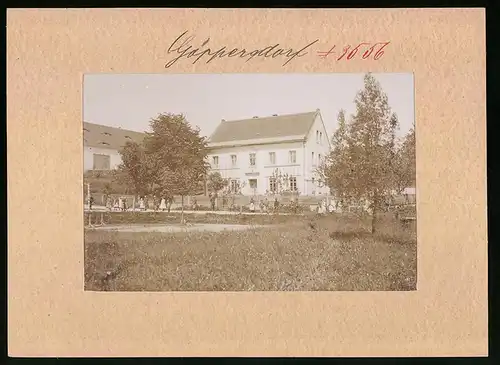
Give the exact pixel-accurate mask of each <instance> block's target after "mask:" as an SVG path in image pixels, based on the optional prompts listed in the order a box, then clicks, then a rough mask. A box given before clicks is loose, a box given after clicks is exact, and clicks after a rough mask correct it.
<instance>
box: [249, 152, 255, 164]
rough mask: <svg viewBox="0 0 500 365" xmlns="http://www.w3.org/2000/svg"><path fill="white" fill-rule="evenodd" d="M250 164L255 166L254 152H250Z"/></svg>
mask: <svg viewBox="0 0 500 365" xmlns="http://www.w3.org/2000/svg"><path fill="white" fill-rule="evenodd" d="M250 166H255V153H251V154H250Z"/></svg>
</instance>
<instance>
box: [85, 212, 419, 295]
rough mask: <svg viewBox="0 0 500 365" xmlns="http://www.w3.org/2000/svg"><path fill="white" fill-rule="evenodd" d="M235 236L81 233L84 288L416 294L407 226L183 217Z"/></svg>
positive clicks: (336, 219) (125, 218) (171, 220)
mask: <svg viewBox="0 0 500 365" xmlns="http://www.w3.org/2000/svg"><path fill="white" fill-rule="evenodd" d="M107 220H108V223H116V224H118V223H132V222H133V223H141V224H142V223H143V224H146V223H160V222H161V223H168V224H175V223H176V222H178V221H179V215H168V214H154V213H152V214H151V215H149V214H144V213H143V214H142V215H141V214H135V215H134V214H133V213H123V214H121V213H120V214H113V215H112V216H111V217H108V218H107ZM187 221H188V222H191V223H226V224H249V225H252V224H255V225H257V224H258V225H263V224H264V225H265V224H268V225H269V227H264V228H251V229H249V230H245V231H225V232H217V233H214V232H179V233H170V234H165V233H129V232H113V231H100V230H86V231H85V290H92V291H393V290H396V291H406V290H415V289H416V280H417V272H416V269H417V264H416V260H417V244H416V232H415V229H409V228H404V227H402V226H401V224H400V223H399V222H398V221H396V220H395V219H393V218H390V217H389V218H387V217H381V218H380V219H379V220H378V224H377V233H375V234H374V235H372V234H371V233H370V222H369V220H368V219H363V218H359V217H354V216H350V217H347V216H339V215H333V216H324V217H318V216H307V217H304V216H302V217H300V216H283V215H269V216H239V215H235V216H220V215H219V216H217V215H188V216H187Z"/></svg>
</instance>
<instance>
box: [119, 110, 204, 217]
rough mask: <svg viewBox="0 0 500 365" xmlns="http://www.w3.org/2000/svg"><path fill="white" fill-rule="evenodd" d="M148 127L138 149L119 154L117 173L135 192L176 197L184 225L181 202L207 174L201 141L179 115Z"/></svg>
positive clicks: (129, 148) (157, 119) (134, 146)
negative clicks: (119, 161) (123, 177)
mask: <svg viewBox="0 0 500 365" xmlns="http://www.w3.org/2000/svg"><path fill="white" fill-rule="evenodd" d="M149 126H150V132H147V133H146V136H145V138H144V141H143V143H142V144H141V145H137V144H129V145H127V146H125V148H124V149H123V150H122V151H121V155H122V159H123V162H122V165H121V166H120V170H121V171H122V172H124V175H126V176H128V180H127V181H128V184H130V185H131V186H133V187H134V190H135V191H136V192H140V193H142V194H146V193H149V194H156V195H158V196H162V197H165V198H167V199H171V198H172V197H173V196H174V195H180V196H181V204H182V215H181V222H184V198H185V197H186V196H188V195H191V194H196V193H198V192H199V190H200V185H201V184H203V183H204V181H205V177H206V174H207V169H208V164H207V163H206V161H205V158H206V155H207V150H206V140H205V137H202V136H200V130H199V129H198V128H194V127H193V126H191V125H190V124H189V122H188V121H187V120H186V118H185V116H184V115H182V114H172V113H164V114H159V115H158V116H156V117H155V118H152V119H151V120H150V123H149Z"/></svg>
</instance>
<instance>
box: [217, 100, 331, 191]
mask: <svg viewBox="0 0 500 365" xmlns="http://www.w3.org/2000/svg"><path fill="white" fill-rule="evenodd" d="M208 146H209V155H208V158H209V163H210V165H211V170H212V171H217V172H219V173H220V174H221V175H222V177H223V178H229V179H230V180H231V183H232V184H235V182H239V184H241V185H243V189H242V191H241V193H242V194H243V195H263V194H266V193H267V192H271V191H274V190H275V189H276V186H275V184H276V182H275V180H274V179H273V172H274V171H279V172H280V173H281V174H287V175H288V176H289V180H290V181H289V187H290V189H291V190H296V191H298V192H299V193H300V195H325V194H328V193H329V189H328V187H326V186H325V185H324V184H322V183H321V182H320V181H318V180H319V179H318V175H317V174H316V172H315V170H316V168H317V167H318V165H319V163H320V161H321V160H322V159H323V158H324V157H325V156H326V155H327V154H328V153H329V151H330V148H331V146H330V140H329V138H328V132H327V130H326V128H325V124H324V121H323V118H322V116H321V112H320V110H319V109H317V110H316V111H313V112H307V113H299V114H287V115H276V114H275V115H272V116H266V117H260V116H254V117H251V118H249V119H243V120H233V121H226V120H222V121H221V123H220V124H219V125H218V127H217V128H216V129H215V131H214V132H213V134H212V135H211V136H210V138H209V143H208ZM233 182H234V183H233Z"/></svg>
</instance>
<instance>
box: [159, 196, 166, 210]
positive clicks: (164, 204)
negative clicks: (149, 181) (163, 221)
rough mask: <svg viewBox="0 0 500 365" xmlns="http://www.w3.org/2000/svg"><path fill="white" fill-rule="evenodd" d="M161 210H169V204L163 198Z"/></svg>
mask: <svg viewBox="0 0 500 365" xmlns="http://www.w3.org/2000/svg"><path fill="white" fill-rule="evenodd" d="M160 209H161V210H162V211H165V209H167V203H166V202H165V198H161V203H160Z"/></svg>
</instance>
